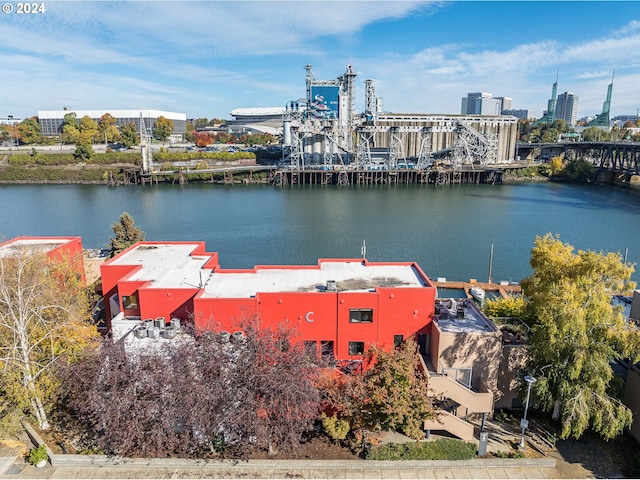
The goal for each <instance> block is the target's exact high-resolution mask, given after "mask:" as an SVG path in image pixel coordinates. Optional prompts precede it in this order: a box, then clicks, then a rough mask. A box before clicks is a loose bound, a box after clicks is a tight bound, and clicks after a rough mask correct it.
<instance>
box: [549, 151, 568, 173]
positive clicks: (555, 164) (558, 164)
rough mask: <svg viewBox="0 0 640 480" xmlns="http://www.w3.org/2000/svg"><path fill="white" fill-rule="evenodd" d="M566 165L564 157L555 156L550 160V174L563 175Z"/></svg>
mask: <svg viewBox="0 0 640 480" xmlns="http://www.w3.org/2000/svg"><path fill="white" fill-rule="evenodd" d="M564 169H565V165H564V162H563V161H562V157H559V156H555V157H553V158H551V161H549V174H550V175H553V176H557V175H561V174H562V173H563V172H564Z"/></svg>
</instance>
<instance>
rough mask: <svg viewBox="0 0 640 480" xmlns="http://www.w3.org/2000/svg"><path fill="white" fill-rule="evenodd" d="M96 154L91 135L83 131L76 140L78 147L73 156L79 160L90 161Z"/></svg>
mask: <svg viewBox="0 0 640 480" xmlns="http://www.w3.org/2000/svg"><path fill="white" fill-rule="evenodd" d="M94 156H95V152H94V151H93V146H92V145H91V137H89V136H88V134H84V133H81V134H80V135H78V139H77V141H76V149H75V151H74V152H73V158H75V159H76V160H77V161H78V162H88V161H90V160H91V159H92V158H93V157H94Z"/></svg>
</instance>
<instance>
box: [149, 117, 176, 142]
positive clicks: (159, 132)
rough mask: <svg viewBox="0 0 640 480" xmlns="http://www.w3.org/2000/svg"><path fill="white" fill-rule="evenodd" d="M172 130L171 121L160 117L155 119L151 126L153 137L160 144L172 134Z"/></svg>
mask: <svg viewBox="0 0 640 480" xmlns="http://www.w3.org/2000/svg"><path fill="white" fill-rule="evenodd" d="M173 128H174V125H173V120H171V119H169V118H165V117H163V116H162V115H161V116H159V117H158V118H157V119H156V123H155V124H154V125H153V136H154V137H155V138H157V139H158V140H160V141H161V142H166V141H167V139H168V138H169V137H170V136H171V134H172V133H173Z"/></svg>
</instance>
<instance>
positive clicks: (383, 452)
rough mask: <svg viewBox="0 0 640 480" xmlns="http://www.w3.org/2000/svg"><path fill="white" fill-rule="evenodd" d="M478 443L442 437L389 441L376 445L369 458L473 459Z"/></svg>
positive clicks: (368, 455)
mask: <svg viewBox="0 0 640 480" xmlns="http://www.w3.org/2000/svg"><path fill="white" fill-rule="evenodd" d="M476 450H477V447H476V444H475V443H471V442H465V441H463V440H455V439H452V438H442V439H439V440H435V441H433V442H415V443H388V444H386V445H381V446H379V447H374V448H372V449H371V450H370V452H369V453H368V454H367V460H471V459H472V458H474V457H475V455H476Z"/></svg>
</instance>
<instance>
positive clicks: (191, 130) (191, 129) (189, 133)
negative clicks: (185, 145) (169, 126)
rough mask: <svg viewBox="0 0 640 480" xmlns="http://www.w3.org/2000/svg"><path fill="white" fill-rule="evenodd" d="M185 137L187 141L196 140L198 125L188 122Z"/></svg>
mask: <svg viewBox="0 0 640 480" xmlns="http://www.w3.org/2000/svg"><path fill="white" fill-rule="evenodd" d="M184 139H185V141H187V142H195V140H196V127H195V126H194V125H193V123H191V122H187V123H186V125H185V129H184Z"/></svg>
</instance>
